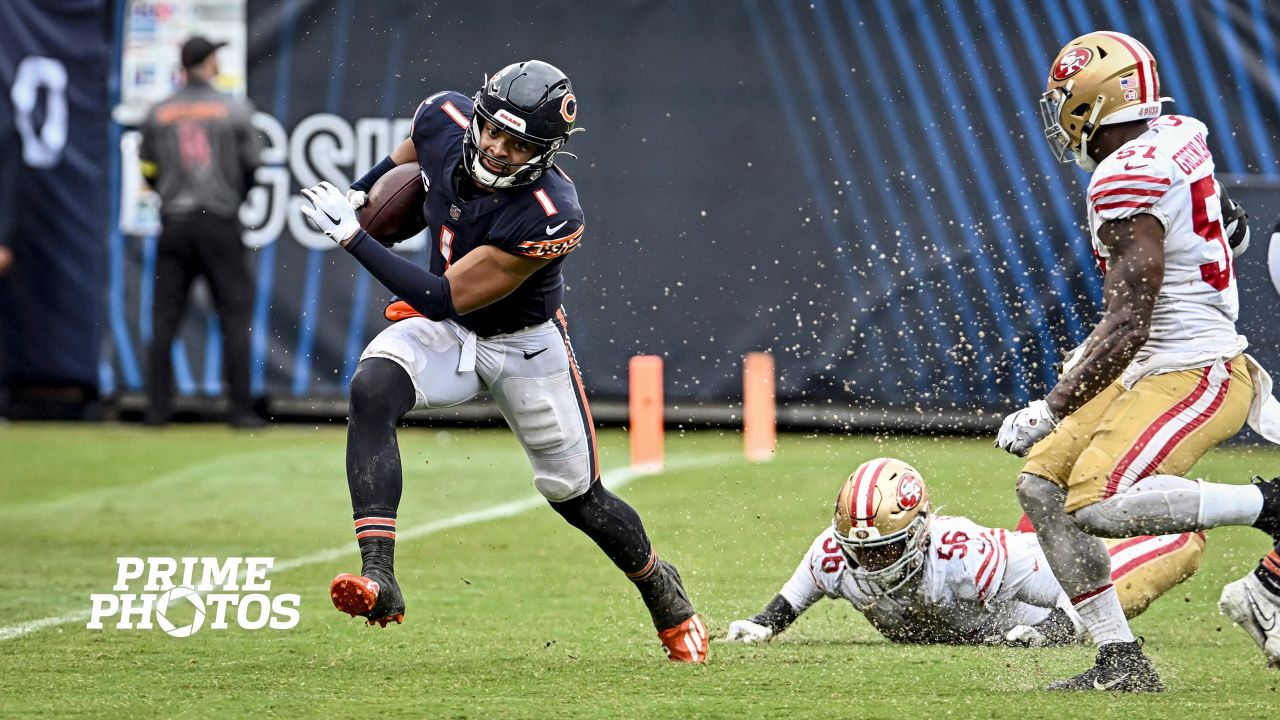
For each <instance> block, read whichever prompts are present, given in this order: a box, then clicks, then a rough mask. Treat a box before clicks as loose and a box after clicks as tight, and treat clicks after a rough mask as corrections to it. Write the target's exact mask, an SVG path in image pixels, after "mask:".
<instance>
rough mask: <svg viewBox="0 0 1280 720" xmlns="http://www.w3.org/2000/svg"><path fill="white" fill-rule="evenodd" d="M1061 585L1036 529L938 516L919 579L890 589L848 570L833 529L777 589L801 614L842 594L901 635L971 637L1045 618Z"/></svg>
mask: <svg viewBox="0 0 1280 720" xmlns="http://www.w3.org/2000/svg"><path fill="white" fill-rule="evenodd" d="M1032 590H1034V591H1036V592H1028V591H1032ZM1061 592H1062V591H1061V588H1060V587H1059V586H1058V583H1057V581H1056V580H1053V576H1052V573H1051V571H1050V570H1049V565H1048V562H1047V561H1045V559H1044V553H1043V552H1042V551H1041V550H1040V546H1039V544H1038V543H1037V542H1036V539H1035V535H1033V534H1030V533H1018V532H1013V531H1009V530H1004V529H1002V528H988V527H983V526H981V525H978V524H977V523H975V522H973V521H971V520H969V519H968V518H963V517H951V516H946V515H935V516H934V517H933V521H932V522H931V523H930V526H929V544H928V547H927V548H926V551H925V564H924V568H923V570H922V571H921V572H920V575H919V579H918V580H913V581H911V582H909V583H908V584H907V585H905V586H903V587H902V588H899V589H898V590H896V591H894V592H893V593H892V594H885V593H884V592H882V591H881V590H880V588H879V587H877V586H876V585H875V583H873V582H870V581H869V580H867V579H865V578H864V577H861V576H860V575H858V574H857V573H854V572H851V571H850V569H849V567H848V561H847V560H846V558H845V556H844V555H843V554H842V553H841V552H840V549H839V546H838V545H836V541H835V536H834V534H833V531H832V530H831V529H830V528H828V529H827V530H826V531H825V532H823V533H822V534H821V535H819V536H818V537H817V538H816V539H815V540H814V541H813V544H812V545H811V546H810V547H809V552H808V553H806V555H805V558H804V560H802V561H801V562H800V565H799V566H798V567H797V568H796V571H795V573H794V574H792V576H791V579H790V580H788V581H787V583H786V585H784V586H783V587H782V589H781V590H780V591H779V594H780V595H782V597H783V598H785V599H786V601H787V603H788V604H790V605H791V607H792V608H794V609H795V610H796V612H797V613H803V612H804V611H805V610H807V609H808V608H809V607H811V606H812V605H813V604H814V603H816V602H817V601H819V600H821V599H822V598H824V597H826V598H832V599H834V598H844V599H845V600H848V601H849V602H850V603H851V604H852V605H853V606H854V608H855V609H857V610H858V611H859V612H861V613H863V614H864V615H865V616H866V618H867V620H868V621H870V623H871V625H872V626H873V627H875V629H876V630H877V631H879V632H880V633H881V634H882V635H884V636H885V637H887V638H889V639H890V640H894V641H897V642H925V643H964V644H968V643H980V642H984V641H986V640H987V639H988V638H990V637H992V636H997V635H1003V634H1004V633H1005V632H1007V631H1009V630H1010V629H1012V628H1013V627H1014V626H1016V625H1036V624H1038V623H1040V622H1043V621H1044V619H1045V618H1047V617H1048V616H1049V613H1050V612H1051V611H1052V610H1053V608H1054V607H1055V606H1056V605H1057V604H1058V602H1059V601H1060V598H1061ZM1027 599H1031V600H1034V601H1035V604H1033V603H1031V602H1027V601H1026V600H1027Z"/></svg>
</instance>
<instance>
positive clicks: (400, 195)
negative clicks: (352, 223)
mask: <svg viewBox="0 0 1280 720" xmlns="http://www.w3.org/2000/svg"><path fill="white" fill-rule="evenodd" d="M426 199H427V191H426V189H425V188H423V186H422V176H421V175H419V174H418V163H416V162H409V163H405V164H404V165H397V166H395V167H394V168H392V169H391V170H390V171H389V172H388V173H387V174H386V175H383V176H382V177H380V178H378V182H376V183H374V184H373V187H372V188H370V189H369V197H368V199H367V200H366V201H365V204H364V206H363V207H361V208H360V210H359V213H358V217H359V220H360V227H362V228H364V231H365V232H367V233H369V234H370V235H372V236H373V237H374V239H376V240H377V241H378V242H380V243H382V244H383V245H386V246H387V247H391V246H392V245H395V244H396V243H398V242H400V241H401V240H408V239H409V238H411V237H413V236H414V235H417V234H418V233H420V232H422V230H423V228H425V227H426V226H427V220H426V218H424V217H423V216H422V204H423V203H424V202H425V201H426Z"/></svg>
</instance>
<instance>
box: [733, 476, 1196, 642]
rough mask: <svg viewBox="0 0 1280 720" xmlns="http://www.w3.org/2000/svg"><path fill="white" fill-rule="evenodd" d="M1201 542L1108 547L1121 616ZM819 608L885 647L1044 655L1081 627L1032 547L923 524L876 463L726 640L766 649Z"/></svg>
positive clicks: (972, 526) (919, 500) (1164, 540)
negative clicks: (1023, 648)
mask: <svg viewBox="0 0 1280 720" xmlns="http://www.w3.org/2000/svg"><path fill="white" fill-rule="evenodd" d="M1203 549H1204V537H1203V535H1200V534H1198V533H1183V534H1179V535H1165V536H1158V537H1142V538H1134V539H1130V540H1126V541H1123V542H1116V543H1113V545H1112V548H1111V559H1112V566H1113V575H1114V577H1115V582H1116V585H1117V587H1119V588H1121V597H1122V600H1123V601H1124V608H1125V611H1126V613H1127V614H1129V615H1130V616H1133V615H1137V614H1138V613H1140V612H1142V611H1143V610H1145V609H1146V607H1147V605H1148V604H1149V603H1150V601H1151V600H1152V599H1154V598H1156V597H1159V596H1160V595H1161V594H1163V593H1164V592H1166V591H1167V590H1168V589H1169V588H1171V587H1173V586H1174V585H1176V584H1177V583H1179V582H1181V581H1182V580H1185V579H1186V578H1187V577H1190V576H1191V574H1192V573H1194V572H1195V571H1196V568H1197V567H1199V562H1200V555H1201V552H1202V550H1203ZM823 598H832V599H838V598H843V599H845V600H847V601H849V602H850V603H851V604H852V605H853V606H854V608H856V609H857V610H858V611H859V612H861V613H862V614H863V615H865V616H866V618H867V620H868V621H869V622H870V623H871V625H872V626H873V627H875V629H876V630H878V631H879V632H880V633H881V634H882V635H884V636H885V637H886V638H888V639H890V640H893V641H895V642H909V643H956V644H980V643H998V644H1008V645H1049V644H1060V643H1066V642H1074V641H1077V640H1080V639H1082V638H1081V632H1080V630H1081V626H1080V625H1079V620H1078V618H1077V617H1076V615H1075V611H1074V610H1072V608H1071V603H1070V601H1069V600H1068V599H1067V596H1066V595H1065V594H1064V593H1063V591H1062V587H1061V586H1060V585H1059V584H1058V581H1057V580H1056V579H1055V578H1054V576H1053V573H1052V571H1051V570H1050V569H1049V564H1048V562H1047V561H1046V560H1045V557H1044V553H1043V552H1042V551H1041V550H1040V545H1039V543H1038V542H1037V540H1036V536H1035V535H1034V534H1033V533H1030V532H1016V531H1013V530H1005V529H1003V528H988V527H983V526H981V525H978V524H977V523H975V522H973V521H971V520H969V519H968V518H963V517H952V516H946V515H935V514H933V513H932V511H931V502H930V497H929V491H928V488H927V486H926V485H925V482H924V478H923V477H922V476H921V475H920V473H919V472H918V471H917V470H915V468H913V467H911V466H910V465H908V464H906V463H905V462H903V461H901V460H896V459H893V458H878V459H876V460H871V461H869V462H866V463H863V464H862V465H861V466H860V467H859V468H858V469H857V470H855V471H854V472H853V474H852V475H850V476H849V479H848V480H846V481H845V483H844V486H843V487H842V488H841V489H840V494H839V495H838V497H837V499H836V511H835V520H834V522H833V523H832V526H831V527H829V528H827V530H826V531H825V532H823V533H821V534H820V535H818V537H817V538H816V539H814V541H813V544H812V545H811V546H810V547H809V551H808V552H807V553H805V556H804V559H803V560H801V561H800V565H799V566H798V567H797V568H796V570H795V573H794V574H793V575H792V576H791V579H790V580H788V581H787V583H786V584H785V585H783V586H782V589H781V590H779V591H778V595H777V596H776V597H775V598H774V599H773V601H772V602H771V603H769V605H768V606H767V607H766V608H765V609H764V611H763V612H761V613H760V614H758V615H756V616H754V617H752V618H749V619H746V620H738V621H735V622H733V623H731V624H730V625H729V633H728V637H727V639H729V640H736V641H740V642H762V641H767V640H769V639H771V638H772V637H773V636H774V635H776V634H777V633H780V632H782V631H783V630H785V629H786V628H787V627H788V626H790V625H791V623H793V622H794V621H795V620H796V618H798V617H799V616H800V615H801V614H802V613H804V612H805V611H806V610H808V609H809V608H810V607H811V606H813V604H814V603H816V602H818V601H819V600H821V599H823Z"/></svg>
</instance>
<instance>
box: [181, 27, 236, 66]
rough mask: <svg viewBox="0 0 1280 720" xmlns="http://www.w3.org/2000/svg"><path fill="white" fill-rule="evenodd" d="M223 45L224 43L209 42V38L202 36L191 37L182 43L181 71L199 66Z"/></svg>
mask: <svg viewBox="0 0 1280 720" xmlns="http://www.w3.org/2000/svg"><path fill="white" fill-rule="evenodd" d="M224 45H226V43H224V42H210V41H209V38H206V37H204V36H203V35H192V36H191V37H190V38H188V39H187V41H186V42H184V43H182V67H183V69H186V68H189V67H194V66H196V65H199V64H200V63H202V62H204V61H205V60H206V59H208V57H209V56H210V55H212V54H214V53H215V52H217V51H218V48H220V47H222V46H224Z"/></svg>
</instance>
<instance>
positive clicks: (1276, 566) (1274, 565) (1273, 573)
mask: <svg viewBox="0 0 1280 720" xmlns="http://www.w3.org/2000/svg"><path fill="white" fill-rule="evenodd" d="M1253 576H1254V577H1256V578H1258V582H1260V583H1262V587H1264V588H1266V589H1267V590H1270V591H1271V594H1272V595H1275V596H1277V597H1280V544H1277V545H1276V546H1275V549H1273V550H1272V551H1271V552H1269V553H1267V554H1266V556H1265V557H1263V558H1262V560H1260V561H1259V562H1258V567H1256V568H1254V571H1253Z"/></svg>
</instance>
